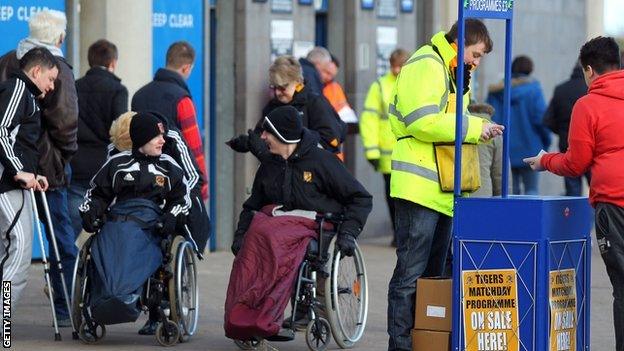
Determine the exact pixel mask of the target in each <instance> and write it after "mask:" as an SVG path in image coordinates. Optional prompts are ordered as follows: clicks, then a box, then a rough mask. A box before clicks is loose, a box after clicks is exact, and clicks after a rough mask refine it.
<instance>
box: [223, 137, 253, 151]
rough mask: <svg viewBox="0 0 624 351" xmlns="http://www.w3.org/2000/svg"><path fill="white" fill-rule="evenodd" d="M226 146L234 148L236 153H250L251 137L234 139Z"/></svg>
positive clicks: (227, 142)
mask: <svg viewBox="0 0 624 351" xmlns="http://www.w3.org/2000/svg"><path fill="white" fill-rule="evenodd" d="M225 144H226V145H227V146H229V147H231V148H232V150H234V151H236V152H248V151H249V136H248V135H247V134H241V135H239V136H236V137H233V138H232V139H230V140H229V141H226V142H225Z"/></svg>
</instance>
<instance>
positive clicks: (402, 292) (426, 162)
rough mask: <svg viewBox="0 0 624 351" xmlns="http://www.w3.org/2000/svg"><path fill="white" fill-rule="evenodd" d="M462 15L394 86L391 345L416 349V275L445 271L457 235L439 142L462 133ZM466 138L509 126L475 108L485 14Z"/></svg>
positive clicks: (471, 50) (472, 55)
mask: <svg viewBox="0 0 624 351" xmlns="http://www.w3.org/2000/svg"><path fill="white" fill-rule="evenodd" d="M457 29H458V27H457V23H456V24H454V25H453V27H452V28H451V30H450V31H449V32H448V33H444V32H440V33H437V34H435V35H434V36H433V37H432V38H431V44H430V45H425V46H423V47H421V48H420V49H418V51H416V52H415V53H414V54H413V55H412V56H411V57H410V59H409V60H407V62H406V63H405V65H404V66H403V67H402V68H401V73H399V76H398V78H397V82H396V84H395V86H394V94H393V95H394V96H393V100H392V103H391V105H390V124H391V126H392V131H393V133H394V135H395V137H396V139H397V144H396V145H395V146H394V150H393V152H392V165H391V167H392V172H391V181H390V183H391V184H390V189H391V190H390V194H391V196H392V197H393V198H395V211H396V232H397V264H396V267H395V269H394V274H393V276H392V279H391V280H390V284H389V291H388V334H389V336H390V340H389V345H388V350H402V351H409V350H412V347H411V344H412V342H411V337H410V330H411V329H412V328H413V326H414V301H415V295H416V280H417V279H418V278H420V277H421V276H423V277H431V276H438V275H441V274H442V273H443V268H444V262H445V259H446V253H447V249H448V247H449V243H450V238H451V226H452V215H453V193H452V192H442V191H441V190H440V184H439V181H438V170H437V165H436V160H435V154H434V143H437V142H453V141H454V140H455V101H456V98H455V91H456V88H455V80H456V77H455V73H456V71H457V61H458V59H457V42H458V40H457ZM464 38H465V48H464V57H463V58H462V62H461V64H464V65H465V68H466V69H465V76H464V96H463V97H462V98H463V108H464V118H463V123H462V125H463V128H462V141H463V142H465V143H472V144H476V143H478V142H479V141H487V140H489V139H490V138H492V137H493V136H496V135H500V134H502V131H503V126H500V125H497V124H493V123H490V122H489V121H487V120H484V119H482V118H479V117H475V116H471V115H468V114H467V112H466V107H467V106H468V102H469V92H468V90H469V89H468V87H469V81H470V71H471V68H476V67H477V66H478V65H479V63H480V60H481V58H482V57H483V56H484V55H485V54H486V53H489V52H490V51H491V50H492V40H491V39H490V36H489V33H488V30H487V28H486V27H485V25H484V24H483V22H481V21H479V20H477V19H467V20H465V36H464Z"/></svg>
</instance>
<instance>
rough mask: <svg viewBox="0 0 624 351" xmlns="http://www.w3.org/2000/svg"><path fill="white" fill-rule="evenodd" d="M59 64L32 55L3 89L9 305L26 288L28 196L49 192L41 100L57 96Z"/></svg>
mask: <svg viewBox="0 0 624 351" xmlns="http://www.w3.org/2000/svg"><path fill="white" fill-rule="evenodd" d="M58 72H59V68H58V63H57V62H56V59H55V58H54V56H53V55H52V54H51V53H50V51H48V50H47V49H45V48H34V49H31V50H30V51H28V52H27V53H26V54H25V55H24V56H23V57H22V58H21V59H20V61H19V69H18V70H16V71H15V72H12V73H11V76H10V77H11V78H10V79H9V80H6V81H4V82H2V83H0V118H1V120H0V234H1V239H0V240H1V241H2V247H0V258H1V260H0V268H1V270H0V271H1V274H2V281H3V287H4V282H7V281H8V282H10V284H11V285H10V287H11V302H12V303H13V304H15V303H16V302H17V300H18V299H19V297H20V295H21V293H22V291H23V290H24V287H25V286H26V282H27V272H28V267H29V265H30V259H31V253H32V233H33V226H32V224H33V219H32V213H33V212H32V209H33V208H32V202H31V194H29V192H30V191H32V190H34V191H45V190H47V188H48V181H47V179H46V177H44V176H41V175H37V163H38V160H39V153H38V152H37V140H38V138H39V134H40V129H41V128H40V116H39V111H40V109H39V103H38V100H39V99H42V98H43V97H45V95H46V94H48V93H50V92H51V91H52V90H54V81H55V80H56V77H57V75H58Z"/></svg>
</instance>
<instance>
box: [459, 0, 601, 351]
mask: <svg viewBox="0 0 624 351" xmlns="http://www.w3.org/2000/svg"><path fill="white" fill-rule="evenodd" d="M513 7H514V1H513V0H495V1H482V0H460V1H459V24H460V27H459V31H458V37H459V40H461V42H460V43H459V45H458V50H459V52H458V57H463V51H464V42H463V39H464V19H465V18H469V17H470V18H482V19H484V18H490V19H500V20H505V21H506V42H505V95H504V99H505V103H504V111H503V114H504V124H505V127H506V131H505V135H504V147H503V153H504V155H505V157H504V162H503V184H502V196H501V197H496V198H470V197H461V194H460V192H459V189H460V179H461V167H459V165H458V163H459V161H458V160H461V144H460V143H456V145H455V155H457V156H456V157H455V186H454V188H455V214H454V226H453V228H454V232H453V252H454V260H453V277H454V280H453V312H454V313H453V334H452V335H453V336H452V345H453V350H455V351H459V350H461V351H494V350H496V351H545V350H549V351H550V350H552V351H555V350H556V351H562V350H576V351H580V350H589V340H590V338H589V335H590V330H589V315H590V314H589V311H590V273H591V270H590V262H591V258H590V255H591V237H590V226H591V219H590V218H591V209H590V207H589V204H588V201H587V199H586V198H582V197H563V196H561V197H546V196H508V194H507V189H508V187H507V179H508V169H509V158H508V155H509V151H508V150H509V140H508V137H507V135H509V127H510V126H509V113H510V86H511V85H510V77H511V41H512V40H511V39H512V28H513V25H512V21H513ZM458 70H459V72H458V74H457V85H456V86H457V90H458V96H462V95H463V91H462V90H463V89H462V87H463V77H464V76H463V65H459V67H458ZM456 111H459V112H458V113H457V128H456V140H461V134H460V133H461V130H462V120H461V119H462V118H461V117H462V114H461V111H462V99H457V106H456ZM511 127H512V128H513V126H511ZM527 156H532V155H527Z"/></svg>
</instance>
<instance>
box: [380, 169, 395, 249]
mask: <svg viewBox="0 0 624 351" xmlns="http://www.w3.org/2000/svg"><path fill="white" fill-rule="evenodd" d="M383 179H384V188H385V190H386V203H387V204H388V210H389V211H390V220H391V221H392V235H393V242H394V243H396V219H395V218H394V212H395V211H394V199H393V198H391V197H390V174H384V175H383Z"/></svg>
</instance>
